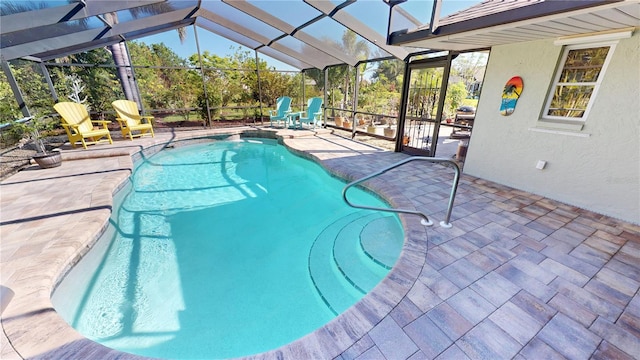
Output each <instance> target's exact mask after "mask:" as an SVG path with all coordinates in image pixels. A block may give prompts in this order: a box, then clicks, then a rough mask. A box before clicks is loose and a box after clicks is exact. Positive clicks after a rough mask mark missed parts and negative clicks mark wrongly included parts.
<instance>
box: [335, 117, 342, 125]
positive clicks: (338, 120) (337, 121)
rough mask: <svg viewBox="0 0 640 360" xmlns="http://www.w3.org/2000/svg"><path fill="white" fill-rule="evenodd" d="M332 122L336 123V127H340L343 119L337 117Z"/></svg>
mask: <svg viewBox="0 0 640 360" xmlns="http://www.w3.org/2000/svg"><path fill="white" fill-rule="evenodd" d="M334 121H335V122H336V126H337V127H342V122H343V121H344V118H343V117H342V116H338V117H336V118H335V119H334Z"/></svg>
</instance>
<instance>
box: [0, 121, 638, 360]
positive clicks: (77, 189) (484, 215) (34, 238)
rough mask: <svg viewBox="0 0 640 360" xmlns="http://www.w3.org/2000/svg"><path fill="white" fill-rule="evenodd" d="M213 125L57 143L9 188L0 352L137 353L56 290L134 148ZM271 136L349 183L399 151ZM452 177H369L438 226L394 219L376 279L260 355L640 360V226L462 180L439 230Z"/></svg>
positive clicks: (410, 170) (14, 355)
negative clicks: (60, 303)
mask: <svg viewBox="0 0 640 360" xmlns="http://www.w3.org/2000/svg"><path fill="white" fill-rule="evenodd" d="M234 131H237V132H241V131H247V132H255V130H254V129H247V128H245V129H240V130H234ZM219 132H220V131H213V130H209V131H191V132H183V133H160V134H157V136H156V138H154V139H150V138H146V139H138V140H135V141H133V142H130V141H124V140H121V141H116V143H115V144H114V145H96V146H93V147H90V149H89V150H64V154H63V156H64V158H65V161H64V162H63V165H62V166H61V167H59V168H54V169H48V170H38V169H36V168H35V167H32V168H30V169H27V170H25V171H21V172H19V173H18V174H15V175H14V176H12V177H10V178H8V179H6V180H5V181H3V182H2V186H1V188H0V191H1V208H0V210H1V227H0V236H1V248H0V249H1V253H0V265H1V266H2V278H1V283H2V285H3V286H5V287H7V288H10V289H11V290H12V291H13V292H15V296H13V298H12V299H11V300H10V302H8V306H7V307H6V309H5V310H4V312H3V313H2V326H3V329H4V334H3V336H1V337H0V339H1V340H2V353H1V354H0V357H1V358H2V359H19V358H52V359H53V358H54V359H62V358H73V359H96V358H100V359H115V358H118V359H127V358H131V359H134V358H139V357H138V356H135V355H130V354H123V353H120V352H117V351H115V350H111V349H108V348H106V347H104V346H102V345H99V344H97V343H94V342H92V341H90V340H87V339H85V338H83V337H82V336H81V335H80V334H78V333H77V332H75V330H73V329H72V328H71V327H70V326H69V325H67V324H66V323H65V322H64V321H63V320H62V319H61V318H60V317H59V316H58V315H57V314H56V313H55V310H54V309H53V308H52V305H51V301H50V295H51V292H52V291H53V289H54V287H55V285H56V284H57V282H58V281H59V280H60V278H61V276H62V274H64V272H65V271H66V270H67V269H68V268H69V267H71V266H72V265H73V264H74V263H75V262H76V261H77V260H78V258H79V257H80V256H82V254H84V253H85V252H86V251H87V250H88V247H89V246H90V245H91V244H92V243H93V241H95V239H96V238H97V236H99V234H100V232H101V231H102V229H103V228H104V226H105V224H106V222H107V219H108V216H109V213H110V209H111V205H112V194H113V193H114V192H115V191H116V190H117V189H118V187H119V186H121V185H122V184H123V183H124V182H125V181H126V179H127V177H128V176H129V175H130V172H131V169H132V168H133V160H132V156H131V155H132V154H135V153H137V152H139V151H140V150H141V149H143V148H149V147H151V146H152V145H162V144H166V143H167V142H170V141H176V140H181V139H189V138H198V137H203V136H208V135H211V134H214V133H219ZM226 132H228V131H226ZM279 135H280V136H282V137H283V140H282V141H283V143H284V144H285V145H286V146H287V147H289V148H290V149H291V150H292V151H294V152H296V153H298V154H301V155H303V156H306V157H310V158H313V159H315V160H317V161H319V162H320V163H321V164H322V165H323V166H324V167H325V168H326V169H328V170H329V171H331V172H333V173H335V174H337V175H339V176H342V177H345V178H347V179H349V180H352V179H355V178H357V177H360V176H363V175H367V174H369V173H372V172H374V171H377V170H379V169H380V168H382V167H384V166H387V165H389V164H392V163H394V162H396V161H399V160H401V159H404V158H406V156H407V155H404V154H398V153H391V152H384V151H380V150H378V149H375V148H372V147H369V146H367V145H363V144H360V143H356V142H352V141H350V140H348V139H344V138H340V137H337V136H334V135H331V134H329V132H328V131H325V130H321V131H319V132H318V133H317V134H315V135H314V134H312V133H311V132H308V131H289V130H283V131H279ZM452 176H453V171H452V169H451V168H447V167H445V166H442V165H436V164H429V163H424V162H415V163H411V164H410V165H405V166H403V167H402V168H400V169H396V170H392V171H390V172H388V173H387V174H385V175H382V176H381V177H379V178H376V179H374V180H372V181H370V182H368V183H367V186H368V187H370V188H371V189H372V190H374V191H376V192H377V193H379V194H381V195H382V196H384V197H385V198H387V199H388V200H389V201H390V202H391V203H392V204H393V205H394V206H397V207H402V208H408V209H414V210H416V209H417V210H419V211H422V212H424V213H426V214H428V215H429V216H430V217H432V218H433V220H434V222H435V223H436V225H434V226H433V227H430V228H425V227H424V226H422V225H420V219H419V218H417V217H416V216H401V219H402V222H403V226H404V227H405V235H406V238H405V246H404V248H403V252H402V254H401V257H400V259H399V260H398V262H397V263H396V266H395V267H394V268H393V270H392V271H391V272H390V274H389V276H388V277H387V278H385V280H383V281H382V282H381V283H380V284H379V285H378V286H377V287H376V288H375V289H374V290H373V291H372V292H371V293H369V294H368V295H367V296H366V297H365V298H363V299H362V300H361V301H360V302H359V303H357V304H356V305H354V306H353V307H352V308H350V309H349V310H348V311H347V312H345V313H343V314H341V315H340V316H338V317H337V318H335V319H334V320H333V321H331V322H330V323H329V324H327V325H326V326H325V327H323V328H321V329H319V330H317V331H316V332H314V333H312V334H309V335H308V336H306V337H304V338H302V339H299V340H297V341H294V342H293V343H291V344H289V345H287V346H284V347H282V348H280V349H275V350H273V351H270V352H267V353H264V354H259V355H256V356H255V358H287V359H333V358H337V359H345V360H346V359H467V358H469V359H512V358H514V359H543V358H544V359H562V358H568V359H590V358H591V359H633V358H636V359H638V358H640V295H639V294H638V289H639V288H640V226H638V225H637V224H630V223H626V222H622V221H619V220H616V219H612V218H609V217H606V216H602V215H599V214H596V213H593V212H590V211H588V210H583V209H579V208H576V207H573V206H569V205H566V204H562V203H559V202H557V201H554V200H550V199H547V198H544V197H541V196H537V195H534V194H530V193H527V192H524V191H519V190H515V189H511V188H509V187H506V186H502V185H498V184H494V183H491V182H488V181H485V180H482V179H477V178H473V177H471V176H467V175H463V176H462V178H461V182H460V186H459V188H458V192H457V197H456V200H455V207H454V210H453V216H452V223H453V228H451V229H446V228H443V227H440V226H438V225H437V223H438V222H439V221H440V220H442V219H443V218H444V214H445V211H446V206H447V201H448V196H449V191H450V186H451V179H452ZM3 304H4V299H3Z"/></svg>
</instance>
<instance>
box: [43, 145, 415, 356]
mask: <svg viewBox="0 0 640 360" xmlns="http://www.w3.org/2000/svg"><path fill="white" fill-rule="evenodd" d="M131 179H132V181H131V189H130V190H129V191H126V192H122V195H123V196H122V199H121V200H118V203H121V204H120V205H119V206H116V207H115V208H114V209H115V210H114V213H113V219H112V223H113V226H112V229H111V233H112V234H111V233H107V234H105V237H104V239H103V240H101V241H100V242H99V244H97V245H96V249H94V250H92V251H91V252H90V253H89V254H88V255H87V256H86V257H85V260H83V261H82V262H81V263H80V264H79V265H78V266H77V267H76V268H74V270H73V271H72V272H71V273H70V274H69V275H68V276H67V278H66V279H65V280H64V281H63V282H62V283H61V284H60V286H59V287H58V289H57V290H56V292H55V294H54V298H53V302H54V304H55V307H56V310H57V311H58V312H59V313H60V314H61V316H62V317H63V318H64V319H65V320H66V321H68V322H69V323H70V324H71V325H72V326H74V327H75V328H76V329H77V330H79V331H80V332H81V333H82V334H83V335H85V336H87V337H88V338H90V339H93V340H95V341H98V342H100V343H102V344H104V345H106V346H109V347H112V348H116V349H119V350H123V351H127V352H132V353H136V354H140V355H145V356H153V357H169V358H205V357H206V358H212V357H215V358H220V357H236V356H242V355H250V354H254V353H259V352H263V351H266V350H269V349H273V348H276V347H279V346H281V345H284V344H286V343H288V342H291V341H293V340H295V339H297V338H300V337H302V336H304V335H305V334H308V333H310V332H312V331H313V330H315V329H317V328H319V327H321V326H322V325H324V324H325V323H327V322H328V321H329V320H331V319H332V318H333V317H335V315H336V314H337V313H340V312H342V311H344V310H345V309H346V308H347V307H349V306H350V305H352V304H354V303H355V302H356V301H357V300H358V299H359V298H361V297H362V296H363V295H364V293H366V292H367V291H369V290H371V289H372V288H373V287H374V286H375V285H376V284H377V283H378V282H379V281H380V280H381V279H382V278H383V277H384V276H385V274H386V273H387V271H388V269H389V268H390V267H391V266H392V265H393V262H394V261H395V259H396V258H397V256H398V254H399V252H400V249H401V247H402V239H403V234H402V229H401V227H400V225H399V223H398V221H397V219H396V218H395V217H390V216H388V215H387V214H380V213H376V212H371V211H360V210H356V209H352V208H349V207H348V206H346V205H345V204H344V202H343V201H342V198H341V193H340V192H341V190H342V188H343V187H344V183H343V182H342V181H340V180H339V179H336V178H333V177H331V176H330V175H328V174H327V173H326V172H325V171H324V170H323V169H322V168H321V167H320V166H318V165H317V164H315V163H313V162H310V161H308V160H305V159H302V158H300V157H297V156H295V155H292V154H291V153H289V152H288V151H287V150H286V149H285V148H283V147H282V146H279V145H277V143H276V142H275V141H273V140H264V139H261V140H257V139H251V140H242V141H237V142H213V143H206V144H200V145H193V146H186V147H179V148H175V149H171V150H167V151H162V152H160V153H158V154H156V155H155V156H153V157H150V158H148V159H146V160H144V161H142V162H141V163H140V164H139V165H138V166H137V168H136V170H135V172H134V174H133V176H132V178H131ZM350 197H351V198H353V199H354V200H355V201H357V202H358V203H363V204H368V205H372V206H384V204H383V202H382V201H381V200H379V199H378V198H376V197H374V196H372V195H371V194H368V193H366V192H364V191H360V190H357V189H354V190H353V193H350ZM116 205H117V204H116Z"/></svg>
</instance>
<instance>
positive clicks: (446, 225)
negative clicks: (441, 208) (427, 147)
mask: <svg viewBox="0 0 640 360" xmlns="http://www.w3.org/2000/svg"><path fill="white" fill-rule="evenodd" d="M415 160H423V161H429V162H432V163H449V164H451V165H453V169H454V170H455V175H454V177H453V184H452V185H451V194H450V195H449V206H447V214H446V217H445V219H444V221H441V222H440V226H442V227H444V228H450V227H451V226H452V225H451V223H450V222H449V219H450V218H451V211H452V210H453V200H454V199H455V197H456V190H457V189H458V181H459V180H460V167H458V164H456V163H455V161H452V160H449V159H444V158H433V157H425V156H412V157H410V158H407V159H404V160H402V161H398V162H397V163H395V164H392V165H389V166H387V167H385V168H383V169H382V170H379V171H377V172H375V173H373V174H371V175H367V176H365V177H363V178H360V179H358V180H355V181H352V182H350V183H348V184H347V186H345V187H344V189H342V198H343V199H344V201H345V202H346V203H347V205H349V206H351V207H354V208H359V209H368V210H377V211H386V212H394V213H404V214H413V215H418V216H421V217H422V220H420V222H421V223H422V225H424V226H431V225H433V221H431V220H430V219H429V217H427V215H426V214H424V213H422V212H420V211H415V210H407V209H390V208H380V207H375V206H367V205H357V204H353V203H351V201H349V199H347V190H349V188H350V187H352V186H354V185H356V184H359V183H361V182H363V181H366V180H369V179H371V178H373V177H376V176H378V175H382V174H384V173H385V172H387V171H389V170H391V169H395V168H397V167H398V166H402V165H404V164H406V163H408V162H411V161H415Z"/></svg>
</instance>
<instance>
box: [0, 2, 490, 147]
mask: <svg viewBox="0 0 640 360" xmlns="http://www.w3.org/2000/svg"><path fill="white" fill-rule="evenodd" d="M479 2H480V1H460V0H433V1H425V0H408V1H405V0H364V1H363V0H358V1H355V0H347V1H342V0H333V1H327V0H322V1H320V0H304V1H303V0H282V1H280V0H272V1H266V0H201V1H191V0H144V1H106V0H81V1H62V0H54V1H13V0H4V1H2V3H1V4H0V6H1V8H0V9H1V18H0V29H1V31H2V34H1V49H2V54H1V56H2V68H3V72H2V73H1V75H0V77H2V80H1V87H0V92H1V96H2V98H3V101H2V104H1V105H0V116H1V121H0V122H1V123H3V124H11V123H12V121H14V120H16V119H21V118H23V119H25V118H37V119H48V121H50V122H51V127H52V128H55V127H56V126H58V127H59V125H57V124H58V123H59V121H58V120H57V119H56V115H55V113H54V111H53V105H54V104H55V103H56V102H59V101H74V102H79V103H82V104H84V105H86V106H87V107H88V108H89V110H90V112H91V113H92V114H93V115H94V116H96V117H99V118H103V119H107V120H113V119H114V118H115V114H114V111H113V108H112V106H111V102H113V101H114V100H118V99H129V100H133V101H135V102H137V103H138V107H139V108H140V110H141V111H143V112H144V113H146V114H151V115H153V116H154V117H155V121H156V122H157V123H158V124H159V125H164V126H168V127H175V126H201V127H223V126H224V127H227V126H246V125H259V126H263V125H265V124H267V125H268V124H269V122H268V120H269V117H268V115H269V110H271V109H274V106H275V102H276V99H277V98H278V97H280V96H289V97H291V98H292V109H293V110H294V111H298V110H299V111H302V110H304V108H305V105H306V103H307V99H309V98H311V97H322V98H323V115H322V125H323V127H327V128H332V129H334V130H336V131H340V132H341V133H342V134H345V136H351V137H354V138H356V139H359V140H362V141H374V142H376V144H378V145H382V146H385V147H388V148H390V149H395V150H405V151H411V152H416V153H420V154H424V155H430V156H434V155H437V154H438V152H437V151H438V150H437V146H438V145H439V144H440V145H444V144H445V143H446V142H447V140H448V139H449V135H450V134H453V133H455V134H463V135H462V137H463V138H464V136H465V135H464V134H468V135H470V130H471V126H470V125H469V123H464V124H462V123H457V122H456V121H454V119H455V115H456V109H457V108H459V107H460V106H462V105H467V106H471V107H474V106H475V104H476V103H477V98H478V95H479V91H480V88H481V83H482V77H483V72H484V65H485V63H486V59H487V52H483V50H484V49H483V48H482V46H478V47H477V48H474V47H473V46H466V47H465V48H464V49H456V50H455V51H453V50H450V51H446V50H447V49H444V48H443V49H429V48H420V47H414V46H400V45H389V37H390V35H391V34H402V33H406V32H411V31H416V30H423V29H428V30H429V31H433V30H435V29H436V27H437V25H438V24H445V23H447V22H451V21H453V20H455V19H456V18H461V17H463V16H464V9H465V8H469V7H472V6H474V5H476V4H478V3H479ZM6 129H8V127H6ZM6 129H5V128H3V132H7V130H6ZM458 136H460V135H458ZM3 138H4V134H3ZM450 142H454V139H452V140H451V141H450ZM455 144H456V145H457V140H455Z"/></svg>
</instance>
